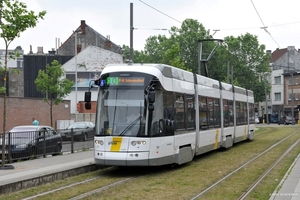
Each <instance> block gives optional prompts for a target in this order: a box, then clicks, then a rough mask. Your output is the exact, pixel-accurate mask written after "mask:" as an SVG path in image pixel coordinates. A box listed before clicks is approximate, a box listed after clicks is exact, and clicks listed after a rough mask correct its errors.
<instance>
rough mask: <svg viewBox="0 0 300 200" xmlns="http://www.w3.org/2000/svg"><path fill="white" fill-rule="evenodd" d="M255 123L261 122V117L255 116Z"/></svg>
mask: <svg viewBox="0 0 300 200" xmlns="http://www.w3.org/2000/svg"><path fill="white" fill-rule="evenodd" d="M255 124H259V117H258V116H255Z"/></svg>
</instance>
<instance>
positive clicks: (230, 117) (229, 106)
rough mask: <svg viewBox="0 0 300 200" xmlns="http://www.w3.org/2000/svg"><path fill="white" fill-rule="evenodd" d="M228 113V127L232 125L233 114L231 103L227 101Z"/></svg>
mask: <svg viewBox="0 0 300 200" xmlns="http://www.w3.org/2000/svg"><path fill="white" fill-rule="evenodd" d="M228 112H229V126H233V125H234V116H235V115H234V112H233V101H231V100H229V101H228Z"/></svg>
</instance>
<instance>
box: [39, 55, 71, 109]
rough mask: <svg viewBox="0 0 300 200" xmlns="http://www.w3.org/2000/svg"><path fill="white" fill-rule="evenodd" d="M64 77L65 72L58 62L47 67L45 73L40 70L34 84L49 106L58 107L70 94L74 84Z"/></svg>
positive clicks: (55, 61)
mask: <svg viewBox="0 0 300 200" xmlns="http://www.w3.org/2000/svg"><path fill="white" fill-rule="evenodd" d="M64 75H65V73H64V70H63V68H62V67H61V64H59V62H58V61H57V60H54V61H53V62H52V63H51V65H47V66H46V70H45V71H44V70H39V73H38V76H37V78H36V79H35V81H34V83H35V84H36V89H37V90H38V91H40V92H41V93H42V94H43V95H44V101H46V102H47V103H48V104H49V105H58V104H59V103H61V102H63V100H64V98H65V97H66V96H67V95H68V94H70V92H71V88H72V86H73V85H74V82H73V81H70V80H69V79H67V78H62V77H63V76H64Z"/></svg>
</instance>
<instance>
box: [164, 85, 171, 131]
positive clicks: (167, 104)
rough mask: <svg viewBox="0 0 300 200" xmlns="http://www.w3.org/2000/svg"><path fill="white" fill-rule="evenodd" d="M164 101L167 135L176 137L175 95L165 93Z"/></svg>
mask: <svg viewBox="0 0 300 200" xmlns="http://www.w3.org/2000/svg"><path fill="white" fill-rule="evenodd" d="M163 101H164V102H163V108H164V122H165V127H166V129H165V135H174V108H173V93H172V92H167V91H165V92H164V95H163Z"/></svg>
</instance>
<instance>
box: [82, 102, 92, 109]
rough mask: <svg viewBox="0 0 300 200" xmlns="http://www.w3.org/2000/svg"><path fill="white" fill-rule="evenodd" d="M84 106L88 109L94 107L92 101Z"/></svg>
mask: <svg viewBox="0 0 300 200" xmlns="http://www.w3.org/2000/svg"><path fill="white" fill-rule="evenodd" d="M84 107H85V109H86V110H91V108H92V104H91V102H85V104H84Z"/></svg>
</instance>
